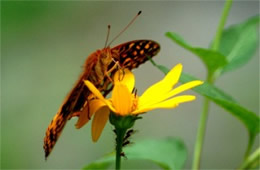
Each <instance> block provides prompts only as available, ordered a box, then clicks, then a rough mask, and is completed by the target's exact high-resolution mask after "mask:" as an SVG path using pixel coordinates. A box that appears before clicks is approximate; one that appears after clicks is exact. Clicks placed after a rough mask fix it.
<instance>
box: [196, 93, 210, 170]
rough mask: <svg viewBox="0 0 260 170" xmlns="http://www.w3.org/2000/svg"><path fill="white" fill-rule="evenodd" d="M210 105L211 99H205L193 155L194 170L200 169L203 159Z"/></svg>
mask: <svg viewBox="0 0 260 170" xmlns="http://www.w3.org/2000/svg"><path fill="white" fill-rule="evenodd" d="M209 103H210V102H209V99H208V98H204V103H203V111H202V113H201V116H200V122H199V130H198V133H197V140H196V144H195V150H194V155H193V158H194V159H193V164H192V169H194V170H195V169H196V170H197V169H199V168H200V159H201V152H202V146H203V141H204V136H205V131H206V124H207V119H208V111H209Z"/></svg>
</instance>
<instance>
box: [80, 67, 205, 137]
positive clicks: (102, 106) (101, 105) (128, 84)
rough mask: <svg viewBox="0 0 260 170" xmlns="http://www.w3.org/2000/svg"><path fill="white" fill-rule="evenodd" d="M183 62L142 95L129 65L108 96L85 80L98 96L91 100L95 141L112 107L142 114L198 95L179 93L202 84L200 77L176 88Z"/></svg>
mask: <svg viewBox="0 0 260 170" xmlns="http://www.w3.org/2000/svg"><path fill="white" fill-rule="evenodd" d="M181 72H182V65H181V64H178V65H176V66H175V67H174V68H172V70H170V72H169V73H168V74H167V75H166V76H165V77H164V79H163V80H161V81H159V82H157V83H156V84H154V85H152V86H151V87H149V88H148V89H147V90H146V91H145V92H144V93H143V94H142V95H141V96H140V97H138V96H137V94H135V93H132V92H133V89H134V84H135V77H134V75H133V73H132V72H130V71H129V70H127V69H124V70H119V71H118V72H117V73H116V74H115V76H114V88H113V91H112V97H111V98H110V99H105V98H104V97H103V95H102V94H101V92H100V91H99V90H98V89H97V88H96V87H95V86H94V85H93V84H92V83H91V82H90V81H88V80H86V81H85V84H86V86H87V87H88V88H89V90H90V91H91V92H92V93H93V94H94V96H96V97H97V99H94V100H92V101H90V103H89V105H90V111H89V112H90V116H92V115H93V114H94V119H93V122H92V140H93V141H94V142H95V141H97V140H98V138H99V137H100V135H101V132H102V130H103V128H104V127H105V124H106V122H107V120H108V119H109V114H110V111H112V112H114V113H115V114H117V115H120V116H127V115H138V114H142V113H145V112H148V111H150V110H154V109H159V108H163V109H170V108H175V107H177V106H178V105H179V104H180V103H184V102H189V101H192V100H194V99H195V98H196V97H195V96H193V95H180V96H176V95H177V94H179V93H181V92H183V91H186V90H188V89H191V88H193V87H195V86H198V85H201V84H202V83H203V82H202V81H199V80H195V81H191V82H188V83H185V84H183V85H180V86H178V87H176V88H173V87H174V86H175V85H176V84H177V83H178V81H179V78H180V75H181ZM83 119H87V116H86V115H85V116H84V115H80V117H79V121H78V123H77V124H76V126H78V127H81V126H83V125H84V124H85V123H81V122H86V121H84V120H83Z"/></svg>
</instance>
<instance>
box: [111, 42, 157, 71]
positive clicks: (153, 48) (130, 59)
mask: <svg viewBox="0 0 260 170" xmlns="http://www.w3.org/2000/svg"><path fill="white" fill-rule="evenodd" d="M111 51H112V54H113V53H117V54H119V56H117V57H116V58H115V60H117V61H119V64H120V66H121V67H123V68H128V69H129V70H132V69H134V68H137V67H138V66H139V65H140V64H142V63H144V62H146V61H147V60H149V58H152V57H153V56H155V55H156V54H157V53H158V52H159V51H160V45H159V44H158V43H157V42H155V41H152V40H134V41H129V42H127V43H124V44H120V45H118V46H116V47H114V48H112V49H111ZM115 56H116V55H115Z"/></svg>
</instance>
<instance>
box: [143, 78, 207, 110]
mask: <svg viewBox="0 0 260 170" xmlns="http://www.w3.org/2000/svg"><path fill="white" fill-rule="evenodd" d="M201 84H203V81H200V80H194V81H191V82H188V83H185V84H183V85H180V86H179V87H176V88H175V89H173V90H171V91H170V92H168V93H164V94H163V93H161V94H160V95H154V94H151V95H150V96H149V98H148V100H146V99H144V98H142V96H141V97H140V100H139V107H149V106H151V105H153V104H156V103H160V102H162V101H164V100H167V99H169V98H171V97H173V96H175V95H176V94H179V93H181V92H183V91H186V90H189V89H191V88H193V87H196V86H199V85H201ZM158 91H159V92H160V90H158ZM142 100H145V101H142Z"/></svg>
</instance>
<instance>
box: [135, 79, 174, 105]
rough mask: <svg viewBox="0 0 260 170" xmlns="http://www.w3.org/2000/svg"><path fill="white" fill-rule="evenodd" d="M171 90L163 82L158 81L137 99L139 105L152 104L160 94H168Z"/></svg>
mask: <svg viewBox="0 0 260 170" xmlns="http://www.w3.org/2000/svg"><path fill="white" fill-rule="evenodd" d="M170 90H171V87H169V86H168V85H167V84H165V83H164V82H163V81H159V82H157V83H155V84H154V85H152V86H150V87H149V88H148V89H147V90H145V92H144V93H143V94H142V95H141V96H140V98H139V105H143V104H146V103H150V102H153V101H154V100H156V99H157V98H158V97H159V96H161V95H162V94H165V93H168V92H169V91H170Z"/></svg>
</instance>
